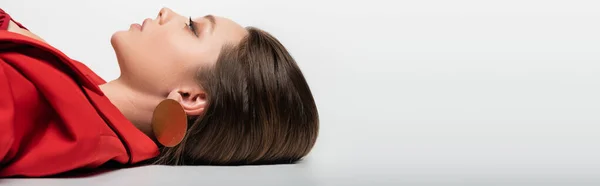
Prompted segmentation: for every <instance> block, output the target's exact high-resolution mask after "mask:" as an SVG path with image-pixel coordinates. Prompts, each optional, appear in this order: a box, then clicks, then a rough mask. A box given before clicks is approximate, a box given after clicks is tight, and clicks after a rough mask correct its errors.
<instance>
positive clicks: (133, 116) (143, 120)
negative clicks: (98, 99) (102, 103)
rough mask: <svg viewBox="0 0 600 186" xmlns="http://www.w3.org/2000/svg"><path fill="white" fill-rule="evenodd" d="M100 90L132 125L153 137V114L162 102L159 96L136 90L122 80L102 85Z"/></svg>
mask: <svg viewBox="0 0 600 186" xmlns="http://www.w3.org/2000/svg"><path fill="white" fill-rule="evenodd" d="M100 89H101V90H102V92H104V94H105V95H106V97H107V98H108V99H109V100H110V102H111V103H112V104H114V105H115V106H116V107H117V108H118V109H119V111H121V113H122V114H123V115H124V116H125V117H126V118H127V119H128V120H129V121H130V122H131V123H133V124H134V125H135V126H136V127H137V128H138V129H140V130H141V131H142V132H144V133H145V134H146V135H148V136H151V135H152V127H151V121H152V113H153V112H154V108H155V107H156V105H158V103H159V102H160V100H161V99H160V98H159V97H158V96H152V95H149V94H146V93H143V92H141V91H138V90H135V89H134V88H132V87H131V86H128V85H127V84H126V83H124V81H122V80H120V79H116V80H113V81H110V82H108V83H106V84H103V85H100Z"/></svg>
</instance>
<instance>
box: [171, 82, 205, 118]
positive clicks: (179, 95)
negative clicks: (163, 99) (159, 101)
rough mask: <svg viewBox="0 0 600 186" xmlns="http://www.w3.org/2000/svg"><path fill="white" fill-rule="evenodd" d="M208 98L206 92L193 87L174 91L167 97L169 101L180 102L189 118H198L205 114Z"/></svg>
mask: <svg viewBox="0 0 600 186" xmlns="http://www.w3.org/2000/svg"><path fill="white" fill-rule="evenodd" d="M206 97H207V95H206V92H204V91H202V90H201V89H199V88H192V87H182V88H178V89H174V90H172V91H171V92H170V93H169V95H168V96H167V98H168V99H173V100H175V101H177V102H179V104H181V106H182V107H183V110H185V113H186V114H187V115H188V116H197V115H200V114H202V113H203V112H204V109H205V107H206Z"/></svg>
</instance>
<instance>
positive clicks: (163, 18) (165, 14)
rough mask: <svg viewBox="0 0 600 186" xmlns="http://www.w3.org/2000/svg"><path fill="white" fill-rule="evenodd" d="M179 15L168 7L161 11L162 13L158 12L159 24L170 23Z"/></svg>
mask: <svg viewBox="0 0 600 186" xmlns="http://www.w3.org/2000/svg"><path fill="white" fill-rule="evenodd" d="M176 16H177V13H175V12H173V10H171V9H169V8H167V7H163V8H161V9H160V11H159V12H158V24H161V25H162V24H165V23H168V22H169V21H171V19H173V17H176Z"/></svg>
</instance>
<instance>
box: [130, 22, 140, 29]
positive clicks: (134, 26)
mask: <svg viewBox="0 0 600 186" xmlns="http://www.w3.org/2000/svg"><path fill="white" fill-rule="evenodd" d="M130 28H134V29H138V30H140V31H141V30H142V25H140V24H137V23H134V24H131V26H130Z"/></svg>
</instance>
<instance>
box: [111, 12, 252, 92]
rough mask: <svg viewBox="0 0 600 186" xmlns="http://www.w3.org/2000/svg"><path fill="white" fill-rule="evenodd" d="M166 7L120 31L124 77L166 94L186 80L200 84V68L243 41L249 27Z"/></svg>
mask: <svg viewBox="0 0 600 186" xmlns="http://www.w3.org/2000/svg"><path fill="white" fill-rule="evenodd" d="M192 22H193V23H192V24H193V26H189V24H190V19H189V17H186V16H182V15H179V14H177V13H175V12H173V11H172V10H170V9H168V8H163V9H161V10H160V12H159V13H158V16H157V17H156V19H150V18H148V19H146V20H144V22H143V24H141V25H140V24H132V25H131V26H130V28H129V30H127V31H119V32H116V33H115V34H114V35H113V36H112V38H111V43H112V45H113V48H114V49H115V53H116V55H117V59H118V61H119V67H120V68H121V77H120V79H123V80H124V81H127V83H128V84H129V85H130V86H135V87H134V88H136V89H139V90H141V91H144V92H148V93H151V94H164V93H167V92H169V91H172V90H173V89H175V88H178V87H181V86H188V85H189V86H192V85H193V86H197V85H196V81H195V79H194V78H195V73H196V72H197V70H198V69H199V68H200V67H202V66H210V65H213V64H214V63H215V62H216V60H217V57H218V55H219V52H220V50H221V47H223V45H225V44H237V43H239V41H240V40H241V39H242V38H243V37H244V36H245V35H246V34H247V31H246V30H245V29H244V28H243V27H242V26H240V25H238V24H237V23H235V22H233V21H231V20H229V19H226V18H222V17H217V16H211V15H208V16H204V17H197V18H192Z"/></svg>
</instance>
